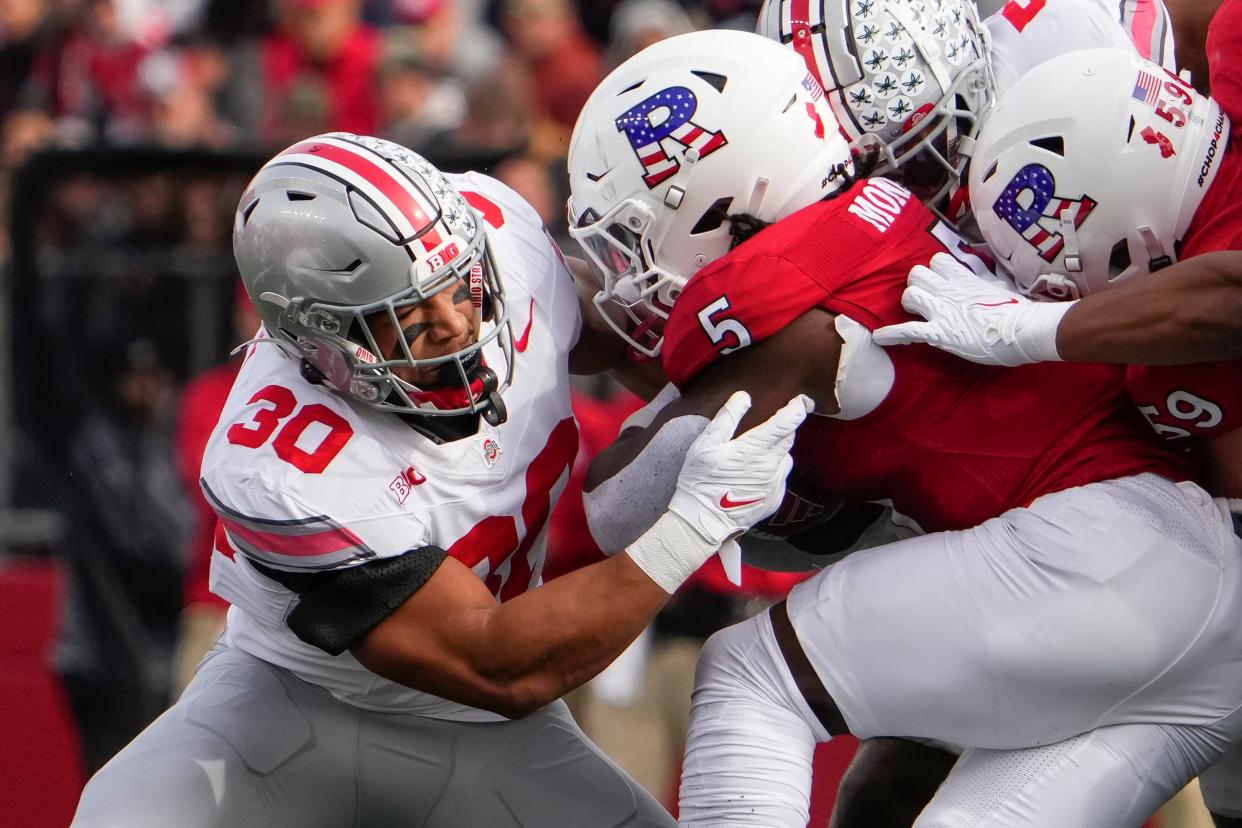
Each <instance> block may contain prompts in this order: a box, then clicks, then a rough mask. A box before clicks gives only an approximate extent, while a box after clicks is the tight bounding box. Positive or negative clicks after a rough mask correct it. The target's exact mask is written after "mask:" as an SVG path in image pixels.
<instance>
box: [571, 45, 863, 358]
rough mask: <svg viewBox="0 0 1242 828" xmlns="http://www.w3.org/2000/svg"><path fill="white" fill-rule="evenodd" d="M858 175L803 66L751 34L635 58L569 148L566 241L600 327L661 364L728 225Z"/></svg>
mask: <svg viewBox="0 0 1242 828" xmlns="http://www.w3.org/2000/svg"><path fill="white" fill-rule="evenodd" d="M852 172H853V160H852V158H851V151H850V147H849V146H848V144H847V143H846V140H845V138H844V137H843V136H842V135H841V132H840V130H839V129H838V127H837V123H836V119H835V118H834V117H833V115H832V110H830V109H829V108H828V106H827V105H826V103H825V101H824V93H823V90H822V89H820V86H819V83H818V82H817V81H816V80H815V78H814V77H813V76H812V75H811V74H810V73H809V72H808V71H807V68H806V66H805V65H804V64H803V63H802V61H801V59H799V58H798V56H797V55H795V54H794V53H793V52H791V51H789V50H788V49H784V48H781V47H780V46H779V45H778V44H776V43H773V42H772V41H770V40H767V39H765V38H762V37H760V36H758V35H755V34H750V33H747V32H738V31H724V30H714V31H702V32H692V33H690V34H685V35H680V36H677V37H672V38H669V39H667V40H663V41H660V42H659V43H656V44H654V45H652V46H649V47H648V48H646V49H644V50H643V51H641V52H639V53H638V54H636V55H634V56H633V57H631V58H630V59H629V60H627V61H626V62H625V63H623V64H621V65H620V66H619V67H617V68H616V69H615V70H613V72H612V73H611V74H610V75H609V76H608V77H607V78H605V79H604V81H603V82H602V83H601V84H600V85H599V87H598V88H597V89H596V90H595V92H594V93H593V94H592V95H591V97H590V99H589V100H588V101H587V103H586V106H584V107H583V109H582V112H581V114H580V115H579V116H578V123H577V124H576V125H575V127H574V133H573V138H572V139H571V141H570V146H569V183H570V191H571V195H570V198H569V224H570V231H569V232H570V235H571V236H573V237H574V238H575V239H576V240H577V241H578V242H579V244H581V246H582V247H583V249H584V250H585V251H586V254H587V256H588V257H590V259H591V260H592V261H593V262H594V263H595V264H596V265H597V266H598V267H599V269H600V270H601V271H602V274H603V278H604V288H603V290H601V291H600V292H599V294H598V295H597V296H596V298H595V302H596V305H597V307H600V309H601V311H604V318H605V319H606V320H608V323H609V324H610V325H612V326H613V328H614V330H616V331H617V333H618V334H620V335H621V336H622V338H624V339H625V340H627V341H628V342H629V343H630V345H631V346H633V347H634V348H635V349H636V350H638V351H640V352H641V353H644V354H647V355H650V356H655V355H657V354H658V353H659V351H660V345H661V343H662V342H663V323H664V321H665V320H667V318H668V313H669V310H670V309H671V308H672V306H673V303H674V302H675V301H676V299H677V296H678V294H679V293H680V292H681V288H682V286H683V285H684V284H685V283H686V281H687V280H688V279H689V278H690V277H691V276H693V275H694V273H695V271H697V270H698V269H699V268H701V267H702V266H703V265H705V264H707V263H708V262H711V261H714V260H715V259H717V258H719V257H720V256H722V255H724V254H725V253H726V252H728V250H729V248H730V246H731V245H732V238H731V236H730V233H729V222H728V220H727V216H728V215H730V214H736V213H748V214H750V215H753V216H755V217H756V218H759V219H761V220H763V221H769V222H771V221H776V220H778V219H781V218H784V217H785V216H787V215H789V214H790V213H793V212H795V211H796V210H799V209H801V208H803V207H806V206H807V205H809V204H813V203H814V202H816V201H819V200H820V199H822V198H823V197H824V196H825V195H828V194H829V193H832V192H834V191H836V190H837V189H839V188H840V187H841V186H842V184H844V183H845V182H846V181H848V180H849V176H850V175H851V174H852ZM609 304H612V305H615V306H618V307H619V308H620V309H621V310H622V312H623V314H622V315H623V320H624V321H621V322H618V321H616V320H614V319H613V318H612V316H611V315H610V314H609V313H608V312H607V311H606V310H605V309H604V306H605V305H609Z"/></svg>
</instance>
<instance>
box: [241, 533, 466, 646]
mask: <svg viewBox="0 0 1242 828" xmlns="http://www.w3.org/2000/svg"><path fill="white" fill-rule="evenodd" d="M447 556H448V553H447V552H445V551H444V550H443V549H441V548H440V547H438V546H423V547H419V548H418V549H411V550H409V551H408V552H405V553H404V554H402V555H398V556H397V557H395V558H384V559H382V560H378V561H369V562H367V563H363V564H359V565H357V566H353V567H350V568H349V569H338V570H333V571H330V572H289V571H286V570H280V569H273V568H271V567H269V566H264V565H263V564H259V563H255V562H254V561H251V565H252V566H254V568H255V569H257V570H258V571H259V572H261V573H262V574H263V575H265V576H266V577H268V578H271V579H272V580H273V581H276V582H277V583H279V584H281V585H282V586H284V587H285V588H286V589H288V590H290V591H292V592H295V593H297V594H298V599H299V600H298V603H297V606H295V607H294V608H293V611H292V612H291V613H289V618H288V620H287V623H288V624H289V629H291V630H293V634H294V635H296V636H297V637H298V638H300V639H301V640H302V641H305V642H306V643H307V644H310V645H311V646H312V647H318V648H319V649H320V650H323V651H324V652H325V653H327V654H328V655H340V654H341V653H343V652H345V651H346V650H347V649H349V648H350V647H352V646H353V645H354V644H357V643H358V642H359V641H360V640H361V639H362V638H363V637H364V636H365V635H366V634H367V633H369V632H370V631H371V630H373V629H375V627H376V626H377V625H378V624H379V623H380V622H381V621H383V620H384V619H385V618H387V617H388V616H390V615H392V614H393V612H395V611H396V609H397V608H398V607H400V606H401V605H402V604H403V603H405V601H406V599H408V598H409V597H410V596H411V595H413V594H414V593H415V592H417V591H418V590H419V588H420V587H422V585H423V584H425V583H427V581H428V580H430V578H431V576H432V575H433V574H435V571H436V570H437V569H438V568H439V567H440V564H442V563H443V562H444V559H445V558H446V557H447Z"/></svg>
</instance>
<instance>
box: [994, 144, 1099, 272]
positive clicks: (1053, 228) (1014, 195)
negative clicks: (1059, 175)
mask: <svg viewBox="0 0 1242 828" xmlns="http://www.w3.org/2000/svg"><path fill="white" fill-rule="evenodd" d="M1056 186H1057V182H1056V179H1055V178H1053V177H1052V171H1051V170H1049V169H1048V168H1047V167H1045V166H1044V165H1043V164H1027V165H1026V166H1025V167H1023V168H1022V169H1020V170H1018V173H1017V175H1015V176H1014V177H1013V178H1012V179H1011V180H1010V181H1009V184H1008V185H1007V186H1006V187H1005V189H1004V190H1003V191H1002V192H1001V194H1000V196H999V197H998V198H997V199H996V202H995V203H993V205H992V210H993V211H995V213H996V215H998V216H1000V218H1001V219H1003V220H1004V222H1005V223H1006V224H1008V225H1009V226H1010V227H1012V228H1013V229H1014V230H1016V231H1017V232H1018V234H1019V235H1021V236H1022V238H1024V239H1026V241H1027V243H1029V244H1030V245H1031V246H1032V247H1034V248H1035V249H1036V250H1038V251H1039V256H1040V258H1042V259H1043V260H1044V261H1046V262H1051V261H1052V260H1053V259H1055V258H1056V257H1057V254H1058V253H1060V252H1061V249H1062V248H1063V247H1065V239H1064V238H1063V237H1062V236H1061V232H1060V231H1061V226H1062V220H1063V219H1065V218H1068V219H1069V220H1070V221H1072V222H1073V226H1074V229H1075V230H1077V229H1078V228H1079V227H1080V226H1081V225H1082V223H1083V222H1084V221H1086V219H1087V216H1089V215H1090V214H1091V211H1092V210H1093V209H1095V205H1096V201H1095V199H1093V198H1091V197H1090V196H1088V195H1087V194H1086V193H1084V194H1083V195H1082V196H1081V197H1080V198H1077V199H1074V198H1062V197H1061V196H1058V195H1056V192H1055V191H1056Z"/></svg>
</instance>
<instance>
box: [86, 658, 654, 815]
mask: <svg viewBox="0 0 1242 828" xmlns="http://www.w3.org/2000/svg"><path fill="white" fill-rule="evenodd" d="M674 824H675V823H674V821H673V819H672V817H671V816H669V814H668V813H667V812H665V810H664V809H663V808H661V807H660V805H659V804H658V803H657V802H656V801H655V800H654V799H653V798H652V797H651V796H650V795H649V794H647V793H646V791H644V790H643V789H642V788H641V787H639V785H638V784H637V783H636V782H634V781H633V780H632V779H630V778H629V777H628V776H626V774H625V772H624V771H622V770H620V769H619V768H618V767H617V766H616V765H614V764H613V763H612V762H611V761H610V760H608V759H607V758H605V757H604V755H603V754H602V753H600V751H599V749H598V748H596V747H595V746H594V745H593V744H591V742H590V741H589V740H588V739H587V737H586V735H585V734H584V733H583V732H582V730H581V729H580V728H579V727H578V725H577V724H576V723H575V722H574V720H573V718H572V717H571V716H570V714H569V710H568V708H566V707H565V704H564V703H563V702H559V701H558V702H556V703H554V704H551V705H548V706H547V707H545V708H543V709H542V710H539V711H538V712H536V713H534V714H532V715H531V716H528V717H526V718H524V719H520V720H515V721H503V722H497V723H469V722H452V721H444V720H438V719H429V718H426V717H421V716H414V715H409V714H400V713H377V712H374V711H368V710H361V709H359V708H356V707H353V706H351V705H348V704H344V703H343V702H340V701H338V700H336V699H335V698H333V697H332V696H331V695H330V694H329V693H328V692H327V691H326V690H324V689H323V688H320V687H317V686H315V685H312V684H308V683H306V682H304V681H302V680H300V679H298V678H296V677H294V676H293V675H292V674H291V673H289V672H288V671H286V670H283V669H281V668H279V667H275V666H273V665H271V664H268V663H267V662H265V661H262V660H260V659H257V658H255V657H253V656H251V655H249V654H247V653H245V652H243V651H241V650H239V649H237V648H235V647H218V648H217V649H216V650H215V651H213V652H212V653H211V654H209V655H208V656H207V658H206V659H205V660H204V662H203V664H202V665H201V666H200V667H199V670H198V674H197V675H196V676H195V678H194V680H193V681H192V682H191V683H190V685H189V687H187V688H186V691H185V693H183V694H182V696H181V699H180V700H179V701H178V702H177V703H176V704H175V705H174V706H173V707H171V708H170V709H169V710H167V711H166V712H165V713H164V715H162V716H160V718H159V719H157V720H156V721H155V722H153V723H152V724H151V726H150V727H148V728H147V729H146V730H144V731H143V732H142V733H141V734H139V735H138V737H137V738H135V739H134V741H133V742H131V743H130V744H129V746H128V747H126V748H125V749H124V750H122V751H121V752H120V753H118V754H117V755H116V756H115V757H114V758H113V759H112V761H110V762H109V763H108V764H107V765H105V766H104V767H103V768H102V769H101V770H100V771H99V772H98V773H97V774H95V776H94V777H93V778H92V779H91V781H90V782H89V783H88V784H87V786H86V788H85V790H84V791H83V793H82V800H81V802H80V803H79V805H78V812H77V815H76V816H75V817H74V821H73V826H74V828H147V827H148V826H149V828H171V826H177V827H178V828H207V827H208V826H229V828H236V826H248V825H262V826H264V827H265V828H276V826H291V827H292V826H297V828H315V827H316V826H324V828H329V826H330V827H331V828H341V826H358V827H360V828H361V827H362V826H376V828H395V827H396V826H429V827H432V826H465V827H466V828H476V826H478V827H480V828H482V826H487V828H491V827H492V826H515V825H520V826H555V827H556V828H560V826H574V827H575V828H577V827H578V826H582V827H584V828H585V827H587V826H673V825H674Z"/></svg>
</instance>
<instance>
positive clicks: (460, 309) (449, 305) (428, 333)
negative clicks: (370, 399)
mask: <svg viewBox="0 0 1242 828" xmlns="http://www.w3.org/2000/svg"><path fill="white" fill-rule="evenodd" d="M474 316H475V314H474V305H473V304H472V303H471V301H470V288H469V286H468V285H467V284H466V280H465V279H458V280H457V281H456V282H454V283H453V284H451V285H449V286H448V287H446V288H445V289H444V290H442V291H440V292H439V293H437V294H436V295H434V296H432V297H431V298H429V299H427V300H425V301H423V302H419V303H418V304H417V305H410V306H409V307H406V308H403V309H401V310H400V311H398V314H397V319H398V323H399V325H400V329H399V330H397V329H394V328H393V326H392V323H391V321H390V320H389V319H388V317H387V316H381V317H380V318H379V319H377V320H375V321H374V322H373V323H372V331H373V333H374V334H375V340H376V344H377V345H379V347H380V350H381V352H382V353H383V354H384V357H385V358H387V359H401V358H402V356H403V354H402V352H401V347H400V345H399V344H398V343H397V337H398V336H400V337H402V338H403V339H405V341H406V344H408V345H409V346H410V353H411V354H413V355H414V358H415V359H435V358H436V357H442V356H448V355H449V354H453V353H456V352H457V351H461V350H462V349H464V348H466V347H468V346H470V345H473V344H474V343H475V341H476V339H477V338H478V331H477V330H475V324H474ZM438 370H439V369H438V368H436V367H430V368H394V369H393V373H394V374H396V375H397V376H398V377H400V378H401V379H403V380H405V381H406V382H409V383H413V384H414V385H417V386H418V387H420V388H428V387H433V386H435V385H437V384H438V382H437V374H438Z"/></svg>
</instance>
